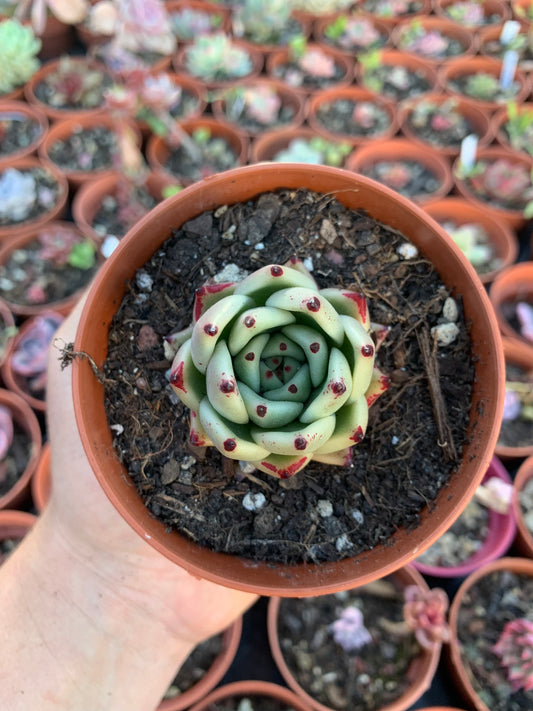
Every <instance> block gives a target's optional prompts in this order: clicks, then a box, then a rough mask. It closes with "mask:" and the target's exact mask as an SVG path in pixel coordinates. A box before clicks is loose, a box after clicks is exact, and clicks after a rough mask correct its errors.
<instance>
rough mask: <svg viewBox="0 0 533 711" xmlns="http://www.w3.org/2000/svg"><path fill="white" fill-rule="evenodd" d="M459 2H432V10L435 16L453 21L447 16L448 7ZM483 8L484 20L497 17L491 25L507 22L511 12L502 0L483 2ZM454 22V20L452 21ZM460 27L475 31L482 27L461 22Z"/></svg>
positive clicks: (452, 0)
mask: <svg viewBox="0 0 533 711" xmlns="http://www.w3.org/2000/svg"><path fill="white" fill-rule="evenodd" d="M460 2H461V0H434V1H433V9H434V12H435V14H436V15H440V16H443V17H446V18H448V19H451V20H453V18H451V17H450V16H449V15H448V12H447V10H448V8H449V7H450V5H456V4H458V3H460ZM482 6H483V14H484V16H485V18H490V17H491V16H497V20H496V21H495V22H493V23H492V24H495V25H501V24H502V23H503V22H505V20H508V19H509V18H510V17H511V11H510V8H509V4H508V3H506V2H502V0H484V1H483V3H482ZM453 21H454V22H455V20H453ZM460 24H461V25H463V27H469V28H472V29H476V28H479V27H481V26H482V25H468V24H466V23H465V22H461V23H460Z"/></svg>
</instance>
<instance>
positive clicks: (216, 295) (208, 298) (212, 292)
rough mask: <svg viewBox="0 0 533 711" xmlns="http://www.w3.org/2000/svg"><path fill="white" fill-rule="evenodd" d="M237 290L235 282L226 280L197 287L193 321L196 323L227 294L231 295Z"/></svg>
mask: <svg viewBox="0 0 533 711" xmlns="http://www.w3.org/2000/svg"><path fill="white" fill-rule="evenodd" d="M234 291H235V283H234V282H232V281H226V282H224V283H223V284H204V285H203V286H201V287H200V288H199V289H196V293H195V295H194V308H193V321H194V323H196V321H198V319H199V318H200V316H201V315H202V314H203V313H205V312H206V311H207V309H209V308H211V306H213V305H214V304H216V303H217V302H218V301H220V300H221V299H223V298H224V297H225V296H231V294H233V292H234Z"/></svg>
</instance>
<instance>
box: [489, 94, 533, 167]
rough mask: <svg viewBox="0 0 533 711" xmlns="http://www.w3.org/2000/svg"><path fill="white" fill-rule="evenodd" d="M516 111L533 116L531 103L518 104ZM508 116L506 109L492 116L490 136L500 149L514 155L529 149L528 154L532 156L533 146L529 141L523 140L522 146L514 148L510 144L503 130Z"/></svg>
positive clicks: (532, 103) (514, 146) (503, 108)
mask: <svg viewBox="0 0 533 711" xmlns="http://www.w3.org/2000/svg"><path fill="white" fill-rule="evenodd" d="M517 111H518V113H519V114H521V113H523V112H528V113H529V112H531V115H532V116H533V102H526V103H523V104H520V106H517ZM508 116H509V113H508V109H507V107H502V108H501V109H500V110H499V111H497V112H496V113H495V114H494V116H493V117H492V119H491V132H492V135H493V136H494V138H495V139H496V141H497V143H498V144H499V145H500V146H501V147H502V148H505V149H507V150H509V151H512V152H513V153H515V154H516V153H524V152H525V151H527V150H528V149H529V154H530V155H531V156H533V145H531V144H530V143H529V141H526V140H524V144H523V145H522V146H516V145H513V144H512V143H511V140H510V138H509V135H508V134H507V132H506V131H505V130H504V129H505V125H506V123H507V120H508Z"/></svg>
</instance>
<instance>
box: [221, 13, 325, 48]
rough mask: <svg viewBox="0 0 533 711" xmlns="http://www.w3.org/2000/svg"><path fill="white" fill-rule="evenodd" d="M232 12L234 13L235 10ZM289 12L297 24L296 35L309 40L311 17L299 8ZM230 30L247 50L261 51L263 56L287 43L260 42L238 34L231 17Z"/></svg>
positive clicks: (236, 25)
mask: <svg viewBox="0 0 533 711" xmlns="http://www.w3.org/2000/svg"><path fill="white" fill-rule="evenodd" d="M232 14H235V11H234V12H233V13H232ZM291 14H292V17H293V19H294V20H295V21H296V22H297V23H298V25H299V31H298V32H297V35H298V36H302V37H304V38H305V39H306V40H309V37H310V35H311V31H312V27H313V21H312V18H311V17H310V16H309V15H308V14H307V13H305V12H300V11H299V10H294V11H293V12H292V13H291ZM230 30H231V32H232V33H233V36H234V37H236V38H238V40H239V42H242V44H243V46H245V47H247V48H248V49H249V50H253V51H259V52H261V54H262V55H263V56H264V57H268V56H269V55H270V54H272V53H273V52H277V51H278V50H279V48H280V47H282V46H287V43H284V44H282V43H281V42H278V43H260V42H254V41H253V40H252V39H248V38H247V37H246V35H244V34H243V35H241V34H240V31H239V30H240V28H239V27H238V23H235V22H234V20H233V17H232V19H231V21H230Z"/></svg>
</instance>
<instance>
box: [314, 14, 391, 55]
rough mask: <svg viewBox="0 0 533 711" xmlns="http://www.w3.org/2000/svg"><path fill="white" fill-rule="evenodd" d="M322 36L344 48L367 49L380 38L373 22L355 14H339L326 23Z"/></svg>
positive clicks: (377, 43)
mask: <svg viewBox="0 0 533 711" xmlns="http://www.w3.org/2000/svg"><path fill="white" fill-rule="evenodd" d="M324 36H325V37H326V38H327V39H329V40H331V41H332V42H333V43H334V44H336V45H338V46H339V47H341V48H342V49H346V50H353V49H369V48H371V47H373V46H377V45H379V44H380V40H381V35H380V33H379V32H378V30H377V29H376V27H375V25H374V24H373V22H372V21H371V20H370V19H369V18H367V17H360V16H357V15H339V16H338V17H336V18H335V19H334V20H332V21H331V22H330V23H329V24H328V25H326V27H325V29H324Z"/></svg>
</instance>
